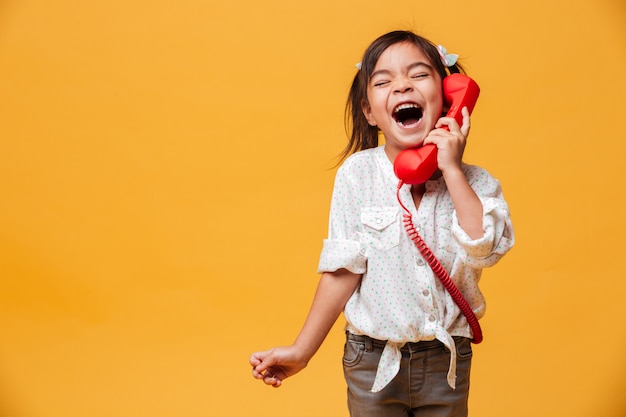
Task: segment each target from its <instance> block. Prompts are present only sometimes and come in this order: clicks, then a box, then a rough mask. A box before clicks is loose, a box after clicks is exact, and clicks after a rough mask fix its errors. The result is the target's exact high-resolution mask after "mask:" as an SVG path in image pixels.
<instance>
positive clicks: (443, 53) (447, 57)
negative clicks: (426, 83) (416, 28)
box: [437, 45, 459, 67]
mask: <svg viewBox="0 0 626 417" xmlns="http://www.w3.org/2000/svg"><path fill="white" fill-rule="evenodd" d="M437 51H439V56H440V57H441V62H442V63H443V65H445V66H446V67H451V66H453V65H454V64H456V61H457V59H459V56H458V55H457V54H449V53H448V51H447V49H446V48H444V47H443V46H442V45H437Z"/></svg>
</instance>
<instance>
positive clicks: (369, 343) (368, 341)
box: [346, 331, 465, 352]
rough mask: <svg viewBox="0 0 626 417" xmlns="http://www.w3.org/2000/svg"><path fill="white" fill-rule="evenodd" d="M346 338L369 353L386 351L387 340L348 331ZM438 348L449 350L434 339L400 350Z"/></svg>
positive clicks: (410, 343)
mask: <svg viewBox="0 0 626 417" xmlns="http://www.w3.org/2000/svg"><path fill="white" fill-rule="evenodd" d="M346 338H347V339H348V340H353V341H355V342H360V343H363V344H365V350H367V351H371V350H373V348H374V346H376V347H380V348H383V349H384V348H385V345H386V344H387V341H386V340H379V339H374V338H371V337H369V336H366V335H356V334H352V333H350V332H348V331H346ZM452 338H453V339H454V342H455V343H459V342H460V341H461V340H463V339H465V337H462V336H453V337H452ZM438 348H445V349H446V350H447V349H448V348H446V347H445V345H444V344H443V343H441V342H440V341H439V340H437V339H434V340H422V341H420V342H407V343H405V344H404V346H402V347H401V348H400V351H401V352H420V351H424V350H429V349H438Z"/></svg>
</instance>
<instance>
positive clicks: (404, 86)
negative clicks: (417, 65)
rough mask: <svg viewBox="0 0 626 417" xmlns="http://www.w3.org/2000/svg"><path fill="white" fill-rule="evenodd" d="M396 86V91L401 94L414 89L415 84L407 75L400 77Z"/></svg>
mask: <svg viewBox="0 0 626 417" xmlns="http://www.w3.org/2000/svg"><path fill="white" fill-rule="evenodd" d="M394 87H395V88H394V92H396V93H400V94H403V93H408V92H409V91H412V90H413V85H412V84H411V82H410V80H409V79H407V78H405V77H402V78H400V79H399V80H398V81H397V82H396V85H395V86H394Z"/></svg>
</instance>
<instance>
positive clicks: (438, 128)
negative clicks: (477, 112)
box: [424, 107, 470, 173]
mask: <svg viewBox="0 0 626 417" xmlns="http://www.w3.org/2000/svg"><path fill="white" fill-rule="evenodd" d="M461 114H462V115H463V126H460V127H459V125H458V123H457V122H456V120H455V119H454V118H452V117H442V118H441V119H439V120H438V121H437V123H436V124H435V129H433V130H432V131H431V132H430V133H429V134H428V136H427V137H426V139H424V144H427V143H432V144H434V145H436V146H437V150H438V152H437V165H438V166H439V169H440V170H441V172H442V173H445V172H446V170H450V169H452V170H454V169H460V168H461V160H462V158H463V152H464V150H465V144H466V141H467V136H468V134H469V130H470V115H469V111H468V110H467V107H463V109H462V110H461ZM444 126H447V127H448V129H449V130H448V129H444V128H443V127H444Z"/></svg>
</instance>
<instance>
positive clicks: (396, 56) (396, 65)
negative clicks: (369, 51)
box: [362, 42, 443, 161]
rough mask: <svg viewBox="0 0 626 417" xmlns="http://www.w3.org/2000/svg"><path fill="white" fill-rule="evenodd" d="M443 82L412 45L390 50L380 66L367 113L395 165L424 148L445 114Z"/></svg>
mask: <svg viewBox="0 0 626 417" xmlns="http://www.w3.org/2000/svg"><path fill="white" fill-rule="evenodd" d="M441 82H442V80H441V77H440V76H439V74H438V73H437V71H435V69H434V67H433V65H432V64H431V62H430V60H429V59H428V57H427V56H426V54H424V53H423V52H422V50H421V49H420V48H418V47H417V46H415V45H414V44H412V43H409V42H401V43H397V44H394V45H391V46H390V47H388V48H387V49H386V50H385V51H384V52H383V53H382V54H381V56H380V58H379V59H378V62H376V66H375V67H374V71H373V72H372V76H371V78H370V81H369V84H368V86H367V101H368V103H363V104H362V108H363V113H364V114H365V118H366V119H367V121H368V123H369V124H370V125H372V126H378V128H379V129H380V130H382V132H383V133H384V135H385V142H386V146H385V151H386V153H387V156H388V157H389V159H391V160H392V161H393V160H394V159H395V157H396V155H397V154H398V152H400V151H401V150H403V149H407V148H415V147H418V146H421V145H422V143H423V142H424V139H425V138H426V136H427V135H428V133H429V132H430V131H431V130H432V129H433V128H434V127H435V123H436V122H437V120H439V118H440V117H441V112H442V110H443V95H442V84H441Z"/></svg>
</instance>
